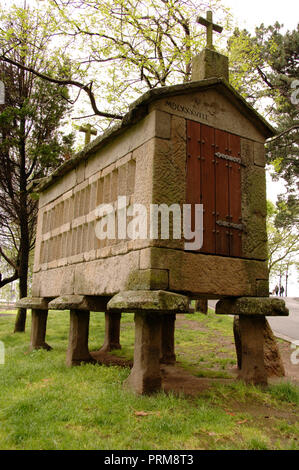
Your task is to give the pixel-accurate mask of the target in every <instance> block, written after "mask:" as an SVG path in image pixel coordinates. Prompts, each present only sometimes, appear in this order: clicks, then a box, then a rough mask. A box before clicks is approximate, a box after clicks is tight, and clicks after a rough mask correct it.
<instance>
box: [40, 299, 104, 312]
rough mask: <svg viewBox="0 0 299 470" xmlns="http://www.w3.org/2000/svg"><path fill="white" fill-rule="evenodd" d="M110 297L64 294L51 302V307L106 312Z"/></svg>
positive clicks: (53, 308) (54, 308)
mask: <svg viewBox="0 0 299 470" xmlns="http://www.w3.org/2000/svg"><path fill="white" fill-rule="evenodd" d="M109 299H110V297H106V296H103V297H101V296H85V295H63V296H61V297H56V299H54V300H52V301H51V302H49V309H52V310H84V311H92V312H104V311H105V310H106V308H107V303H108V301H109Z"/></svg>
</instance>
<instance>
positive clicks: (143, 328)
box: [107, 290, 189, 394]
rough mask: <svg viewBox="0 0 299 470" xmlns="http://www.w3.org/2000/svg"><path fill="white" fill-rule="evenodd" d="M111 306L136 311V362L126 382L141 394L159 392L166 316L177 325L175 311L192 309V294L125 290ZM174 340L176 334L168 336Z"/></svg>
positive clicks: (120, 310)
mask: <svg viewBox="0 0 299 470" xmlns="http://www.w3.org/2000/svg"><path fill="white" fill-rule="evenodd" d="M107 308H108V310H110V311H118V312H130V313H132V312H135V349H134V365H133V368H132V370H131V374H130V375H129V377H128V378H127V380H126V381H125V385H126V386H127V387H129V388H131V389H132V390H133V391H134V392H136V393H139V394H150V393H153V392H157V391H158V390H160V389H161V385H162V377H161V371H160V358H161V337H162V317H163V316H164V315H165V316H170V318H171V320H170V319H169V320H168V321H171V322H172V328H174V321H175V314H176V313H186V312H188V308H189V299H188V297H186V296H185V295H180V294H175V293H174V292H169V291H163V290H157V291H154V290H136V291H133V290H131V291H122V292H119V293H118V294H116V295H115V296H114V297H112V299H111V300H110V301H109V302H108V304H107ZM171 316H172V317H171ZM166 321H167V320H166ZM172 342H173V334H172V336H171V338H168V343H170V344H172ZM172 348H173V346H172ZM168 352H169V348H168Z"/></svg>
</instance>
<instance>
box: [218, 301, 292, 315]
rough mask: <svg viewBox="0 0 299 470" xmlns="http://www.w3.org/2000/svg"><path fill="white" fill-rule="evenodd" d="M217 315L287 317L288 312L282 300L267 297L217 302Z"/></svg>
mask: <svg viewBox="0 0 299 470" xmlns="http://www.w3.org/2000/svg"><path fill="white" fill-rule="evenodd" d="M216 314H218V315H262V316H267V317H268V316H269V317H274V316H283V317H287V316H288V315H289V310H288V309H287V308H286V306H285V302H284V300H282V299H272V298H268V297H238V298H234V299H223V300H219V301H218V302H217V304H216Z"/></svg>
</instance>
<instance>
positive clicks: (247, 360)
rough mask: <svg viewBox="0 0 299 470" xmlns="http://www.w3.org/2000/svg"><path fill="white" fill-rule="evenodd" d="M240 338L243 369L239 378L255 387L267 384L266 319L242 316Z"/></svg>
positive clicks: (240, 319) (240, 318)
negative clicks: (265, 355) (265, 357)
mask: <svg viewBox="0 0 299 470" xmlns="http://www.w3.org/2000/svg"><path fill="white" fill-rule="evenodd" d="M239 325H240V336H241V344H242V368H241V370H240V372H239V378H240V379H242V380H244V381H245V382H246V383H252V384H254V385H266V384H267V372H266V368H265V361H264V327H265V317H253V316H250V317H249V316H246V315H240V317H239Z"/></svg>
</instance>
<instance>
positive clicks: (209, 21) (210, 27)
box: [197, 11, 223, 49]
mask: <svg viewBox="0 0 299 470" xmlns="http://www.w3.org/2000/svg"><path fill="white" fill-rule="evenodd" d="M197 23H199V24H202V25H203V26H205V27H206V28H207V46H206V47H207V48H208V49H214V46H213V31H217V33H222V31H223V28H222V26H219V25H218V24H215V23H213V13H212V12H211V11H207V18H203V17H202V16H199V17H198V18H197Z"/></svg>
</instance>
